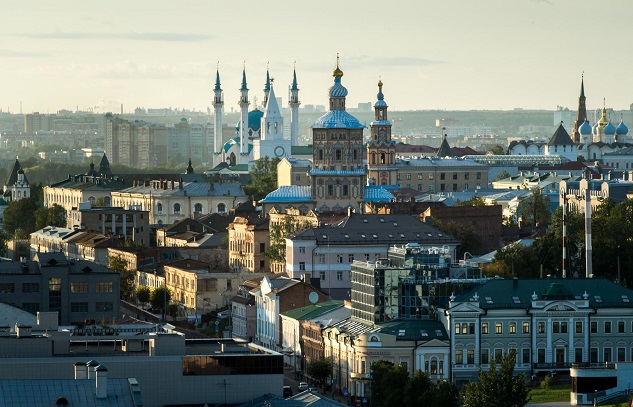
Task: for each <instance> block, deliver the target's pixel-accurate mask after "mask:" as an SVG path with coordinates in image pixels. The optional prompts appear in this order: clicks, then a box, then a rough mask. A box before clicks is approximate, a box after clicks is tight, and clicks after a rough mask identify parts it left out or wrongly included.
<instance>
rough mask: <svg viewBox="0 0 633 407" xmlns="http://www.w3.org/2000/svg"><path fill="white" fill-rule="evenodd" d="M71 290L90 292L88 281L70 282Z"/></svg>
mask: <svg viewBox="0 0 633 407" xmlns="http://www.w3.org/2000/svg"><path fill="white" fill-rule="evenodd" d="M70 292H71V293H87V292H88V283H87V282H81V283H70Z"/></svg>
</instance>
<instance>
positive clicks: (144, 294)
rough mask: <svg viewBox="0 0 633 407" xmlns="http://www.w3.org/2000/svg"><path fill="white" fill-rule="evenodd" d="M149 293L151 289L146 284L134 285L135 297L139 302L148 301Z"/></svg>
mask: <svg viewBox="0 0 633 407" xmlns="http://www.w3.org/2000/svg"><path fill="white" fill-rule="evenodd" d="M151 293H152V290H150V288H149V287H148V286H146V285H140V286H138V287H136V299H137V300H139V301H140V302H141V304H147V303H148V302H149V298H150V295H151Z"/></svg>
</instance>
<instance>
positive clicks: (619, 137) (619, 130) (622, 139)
mask: <svg viewBox="0 0 633 407" xmlns="http://www.w3.org/2000/svg"><path fill="white" fill-rule="evenodd" d="M628 133H629V128H628V127H626V124H624V121H622V119H620V124H618V127H616V128H615V138H616V140H615V141H617V142H618V143H626V135H627V134H628Z"/></svg>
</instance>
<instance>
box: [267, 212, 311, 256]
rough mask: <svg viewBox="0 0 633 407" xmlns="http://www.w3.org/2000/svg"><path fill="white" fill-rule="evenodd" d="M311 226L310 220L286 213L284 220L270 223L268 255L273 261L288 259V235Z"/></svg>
mask: <svg viewBox="0 0 633 407" xmlns="http://www.w3.org/2000/svg"><path fill="white" fill-rule="evenodd" d="M310 227H311V225H310V223H309V222H300V221H299V220H297V219H296V217H295V216H291V215H286V216H285V217H284V218H283V221H282V222H280V223H278V224H271V225H270V227H269V228H270V245H269V246H268V250H266V253H265V255H266V257H268V259H270V261H271V262H274V261H286V237H287V236H289V235H292V234H295V233H298V232H301V231H303V230H306V229H309V228H310Z"/></svg>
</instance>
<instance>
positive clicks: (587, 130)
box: [578, 120, 591, 134]
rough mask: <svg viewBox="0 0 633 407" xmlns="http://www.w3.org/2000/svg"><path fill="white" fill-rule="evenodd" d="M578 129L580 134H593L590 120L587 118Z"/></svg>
mask: <svg viewBox="0 0 633 407" xmlns="http://www.w3.org/2000/svg"><path fill="white" fill-rule="evenodd" d="M578 131H579V132H580V134H591V125H590V124H589V121H588V120H585V121H584V122H583V124H582V125H580V128H579V129H578Z"/></svg>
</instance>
